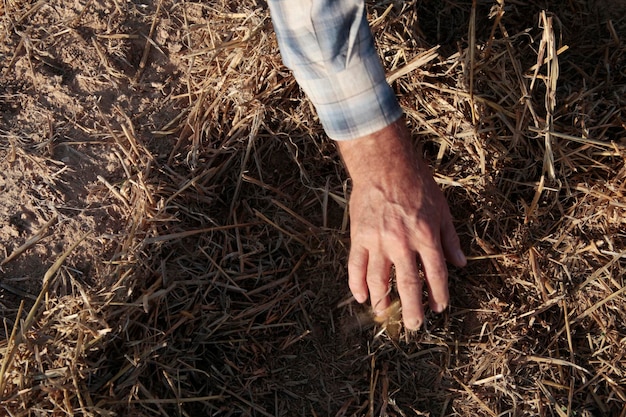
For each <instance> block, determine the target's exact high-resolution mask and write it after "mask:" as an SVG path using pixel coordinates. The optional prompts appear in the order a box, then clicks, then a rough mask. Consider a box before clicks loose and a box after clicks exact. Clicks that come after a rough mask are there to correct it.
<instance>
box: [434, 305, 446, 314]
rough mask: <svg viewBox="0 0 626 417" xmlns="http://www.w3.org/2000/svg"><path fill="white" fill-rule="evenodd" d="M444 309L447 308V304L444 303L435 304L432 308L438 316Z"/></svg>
mask: <svg viewBox="0 0 626 417" xmlns="http://www.w3.org/2000/svg"><path fill="white" fill-rule="evenodd" d="M446 308H448V304H446V303H435V305H434V306H433V311H434V312H435V313H437V314H439V313H443V312H444V310H445V309H446Z"/></svg>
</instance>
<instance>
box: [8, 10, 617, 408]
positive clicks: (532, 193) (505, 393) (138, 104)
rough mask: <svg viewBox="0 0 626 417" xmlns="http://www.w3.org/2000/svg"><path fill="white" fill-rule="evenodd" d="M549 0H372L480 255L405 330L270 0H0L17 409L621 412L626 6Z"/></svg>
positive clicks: (404, 94)
mask: <svg viewBox="0 0 626 417" xmlns="http://www.w3.org/2000/svg"><path fill="white" fill-rule="evenodd" d="M544 3H546V2H539V1H537V2H535V1H529V2H523V1H504V2H501V1H497V2H496V1H479V2H477V9H476V14H475V15H474V18H472V14H471V10H472V4H471V2H468V1H459V2H453V1H434V2H419V1H398V2H392V1H384V2H378V3H375V4H374V3H373V2H370V3H368V4H369V11H370V14H371V21H372V22H373V23H372V26H373V31H374V34H375V37H376V42H377V45H378V47H379V50H380V52H381V56H382V58H383V62H384V63H385V65H386V66H387V68H388V69H389V73H390V74H394V70H398V69H400V70H402V69H406V68H408V67H410V68H411V69H410V70H408V71H405V72H404V73H403V74H404V75H400V76H399V77H398V78H397V80H396V81H395V82H394V84H393V86H394V88H395V89H396V92H397V93H398V95H399V97H400V101H401V103H402V105H403V106H404V108H405V110H406V112H407V118H408V120H409V124H410V126H411V129H412V131H413V133H414V137H415V138H416V140H417V141H419V142H420V143H421V144H422V145H423V148H422V149H423V152H424V154H425V156H426V157H427V158H428V160H429V161H431V164H432V166H433V169H434V171H435V172H436V178H437V181H438V183H439V184H440V186H442V188H443V189H444V191H445V193H446V196H447V197H448V200H449V201H450V206H451V210H452V212H453V214H454V217H455V219H456V226H457V230H459V235H460V237H461V241H462V244H463V247H464V250H465V251H466V253H467V254H468V256H469V259H470V264H469V265H468V267H467V268H465V269H464V270H456V269H453V268H451V270H450V282H451V296H452V306H451V308H450V310H449V311H448V312H447V313H446V314H444V315H441V316H437V315H434V314H432V313H429V315H428V317H427V319H428V323H427V326H426V329H424V330H423V331H422V332H420V333H419V334H408V333H406V332H404V331H402V332H401V336H400V337H393V336H390V335H389V332H387V333H385V331H384V330H385V329H384V328H382V329H381V327H380V326H374V324H373V322H372V321H371V317H370V314H369V312H368V310H367V309H366V308H365V307H361V306H357V305H355V303H354V302H351V300H350V295H349V292H348V289H347V285H346V271H345V264H346V257H347V249H348V247H349V239H348V236H349V234H348V218H347V198H348V194H349V181H347V180H346V174H345V172H344V171H343V167H342V165H341V163H340V161H339V158H338V157H337V154H336V150H335V148H334V145H333V144H332V143H331V141H329V140H328V139H327V138H325V137H324V134H323V132H322V130H321V128H320V126H319V124H318V123H317V121H316V118H315V114H314V112H313V111H312V109H311V106H310V104H309V103H308V101H307V100H306V99H305V98H304V97H303V95H302V93H300V92H299V90H298V88H297V85H296V83H295V81H294V80H293V78H292V77H291V75H290V73H289V71H288V70H287V69H286V68H284V66H283V65H282V63H281V61H280V57H279V54H278V49H277V46H276V42H275V39H274V35H273V32H272V28H271V23H270V21H269V15H268V12H267V9H266V5H265V4H264V3H263V2H261V1H259V2H257V1H255V0H250V1H242V2H229V1H205V2H187V1H180V2H179V1H172V0H162V1H153V2H140V1H135V0H128V1H123V0H104V1H92V0H87V1H83V0H75V1H74V0H72V1H67V0H40V1H34V0H5V1H3V2H1V3H0V310H1V311H2V318H3V326H2V327H0V334H1V335H2V340H3V342H2V343H1V344H0V353H2V375H1V378H0V381H2V382H1V383H0V395H1V396H2V402H1V407H0V410H2V411H0V414H1V413H3V412H6V413H7V415H20V416H26V415H33V416H44V415H55V416H56V415H103V416H104V415H106V416H112V415H119V416H126V415H127V416H134V415H137V416H139V415H159V416H169V415H172V416H173V415H181V416H197V415H215V416H230V415H254V416H257V415H258V416H261V415H264V416H267V415H276V416H278V415H284V416H292V415H316V416H317V415H319V416H321V415H337V416H344V415H368V416H373V415H381V416H383V415H389V416H409V415H411V416H424V415H430V416H444V415H445V416H448V415H450V416H452V415H462V416H467V415H476V416H482V415H484V416H495V415H507V416H522V415H541V416H543V415H545V416H557V415H558V416H565V415H567V416H600V415H602V416H604V415H606V416H619V417H623V416H626V391H625V390H624V386H626V353H624V352H626V327H625V326H624V322H625V320H626V313H624V311H625V310H624V302H626V296H625V293H624V288H625V287H626V286H625V283H624V274H623V272H624V271H625V270H626V233H625V230H626V229H625V227H626V220H625V219H626V199H625V196H626V188H625V183H626V182H625V181H626V168H624V162H625V161H626V134H625V130H626V124H625V123H626V122H625V121H626V99H625V97H626V52H625V50H626V47H625V45H626V6H624V5H622V4H621V3H620V2H603V1H582V0H580V1H570V2H567V3H568V4H559V5H552V6H550V5H549V4H544ZM548 3H549V2H548ZM542 10H548V14H547V15H548V16H551V17H553V20H552V21H551V22H552V25H553V28H554V31H553V33H555V34H556V36H555V37H554V38H553V39H552V40H551V41H550V42H551V43H550V42H548V43H547V44H545V45H544V44H542V40H543V39H546V38H545V37H544V35H545V33H547V32H546V31H545V29H546V28H545V26H543V25H542V22H541V21H540V19H539V17H540V16H541V11H542ZM472 19H474V20H473V21H472ZM470 22H473V25H474V32H472V24H470ZM470 44H473V45H474V46H475V55H474V54H470V53H469V52H468V51H469V50H470ZM437 45H439V48H438V49H436V50H435V51H434V52H432V53H431V52H429V51H431V48H433V47H434V46H437ZM542 45H544V47H545V48H547V49H546V51H548V52H546V54H547V55H545V56H546V58H545V62H544V61H541V62H540V65H535V64H537V62H538V56H539V55H540V54H541V50H542V49H541V48H542ZM550 46H554V54H552V55H550V53H551V52H549V51H551V50H550ZM563 46H566V48H563ZM557 53H558V61H559V64H560V74H559V75H558V76H557V78H558V83H556V87H555V88H554V89H552V86H551V85H550V83H549V81H550V77H551V75H550V74H549V73H548V72H547V68H546V67H547V64H546V63H547V62H548V61H550V60H553V61H554V60H556V59H557V58H556V54H557ZM415 57H421V58H422V60H421V61H420V62H421V64H420V65H417V66H412V67H411V63H414V62H416V61H412V59H413V58H415ZM551 62H552V61H551ZM554 62H556V61H554ZM468 68H471V70H470V69H468ZM537 68H538V69H537ZM396 74H397V72H396ZM555 82H556V80H555ZM470 85H471V89H470ZM551 94H552V95H553V96H551ZM550 97H555V98H556V101H557V104H556V106H555V107H552V108H550V104H549V103H550ZM546 132H549V133H550V134H554V135H553V136H552V137H551V139H548V140H547V142H546V137H547V136H546V135H547V134H546ZM559 135H560V136H559ZM550 144H552V145H551V146H553V148H550V146H549V145H550ZM546 161H548V162H546ZM550 161H551V162H550ZM550 164H552V166H553V167H554V169H555V175H554V176H550V175H549V169H548V168H547V167H549V166H550ZM81 239H84V240H81ZM77 243H78V246H77V247H76V248H75V249H73V250H71V251H70V252H69V253H68V258H67V260H65V261H64V262H63V264H62V265H61V266H59V267H54V263H55V261H57V260H58V259H60V258H61V257H62V256H63V254H64V253H66V251H68V249H69V248H70V247H71V246H72V245H73V244H77ZM52 268H55V269H54V272H55V273H54V274H52V276H51V277H50V279H49V280H48V281H46V280H44V277H45V276H46V273H47V272H48V271H51V270H52ZM40 296H41V297H43V298H38V297H40ZM33 306H34V309H33V314H34V320H33V321H32V322H29V320H28V319H27V313H28V312H29V310H30V309H31V308H33ZM18 316H19V317H18ZM25 323H27V325H26V324H25ZM383 327H384V326H383ZM14 329H20V330H16V331H15V332H14V331H13V330H14ZM16 340H19V343H17V342H15V341H16Z"/></svg>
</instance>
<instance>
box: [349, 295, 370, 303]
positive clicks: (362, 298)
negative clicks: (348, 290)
mask: <svg viewBox="0 0 626 417" xmlns="http://www.w3.org/2000/svg"><path fill="white" fill-rule="evenodd" d="M352 295H353V296H354V299H355V300H356V302H357V303H359V304H363V303H364V302H366V301H367V295H365V294H352Z"/></svg>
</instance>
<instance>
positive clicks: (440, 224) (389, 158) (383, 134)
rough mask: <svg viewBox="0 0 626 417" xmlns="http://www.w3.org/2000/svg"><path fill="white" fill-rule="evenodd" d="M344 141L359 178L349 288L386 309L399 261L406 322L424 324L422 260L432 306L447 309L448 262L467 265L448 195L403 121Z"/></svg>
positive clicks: (349, 166) (352, 203)
mask: <svg viewBox="0 0 626 417" xmlns="http://www.w3.org/2000/svg"><path fill="white" fill-rule="evenodd" d="M337 145H338V147H339V151H340V153H341V156H342V158H343V160H344V163H345V165H346V168H347V170H348V172H349V173H350V176H351V178H352V184H353V185H352V194H351V196H350V237H351V249H350V258H349V261H348V275H349V285H350V290H351V291H352V294H353V295H354V298H355V299H356V300H357V301H358V302H360V303H363V302H365V301H366V300H367V298H368V292H369V297H370V299H371V303H372V307H373V309H374V312H375V313H377V314H384V312H385V310H386V309H387V307H388V306H389V305H390V300H389V274H390V271H391V266H392V265H394V266H395V274H396V283H397V287H398V293H399V294H400V301H401V303H402V317H403V320H404V325H405V326H406V327H407V328H408V329H418V328H419V327H420V326H421V325H422V323H423V321H424V308H423V306H422V278H421V276H420V271H419V269H418V268H420V266H418V265H420V264H421V268H422V271H423V276H424V278H425V280H426V284H427V285H428V292H429V304H430V308H431V309H432V310H433V311H435V312H437V313H440V312H442V311H443V310H445V309H446V307H447V306H448V300H449V293H448V269H447V267H446V261H445V260H446V259H447V260H448V261H450V262H452V263H453V264H454V265H456V266H459V267H461V266H464V265H465V264H466V259H465V256H464V255H463V252H462V251H461V248H460V245H459V238H458V236H457V234H456V231H455V230H454V226H453V224H452V216H451V215H450V210H449V208H448V204H447V202H446V200H445V197H444V196H443V193H442V192H441V190H440V189H439V187H438V186H437V184H436V183H435V181H434V179H433V177H432V174H431V172H430V170H429V168H428V166H427V165H426V164H425V163H424V161H423V160H422V159H421V158H420V157H419V155H417V153H416V152H415V150H414V149H413V148H412V146H411V141H410V138H409V133H408V130H407V128H406V124H405V121H404V119H400V120H399V121H398V122H396V123H394V124H392V125H390V126H388V127H386V128H384V129H382V130H381V131H379V132H376V133H375V134H372V135H369V136H365V137H362V138H358V139H355V140H351V141H338V142H337ZM418 255H419V259H420V260H421V262H420V264H418V262H417V256H418Z"/></svg>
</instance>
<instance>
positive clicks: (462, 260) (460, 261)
mask: <svg viewBox="0 0 626 417" xmlns="http://www.w3.org/2000/svg"><path fill="white" fill-rule="evenodd" d="M454 257H455V258H456V264H457V265H459V266H465V264H467V258H466V257H465V254H464V253H463V251H462V250H461V249H457V250H456V252H455V253H454Z"/></svg>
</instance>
